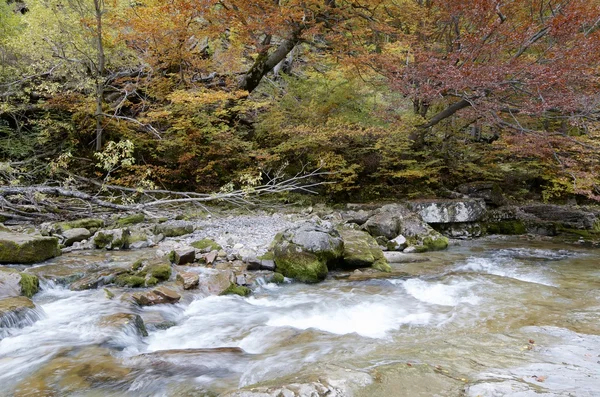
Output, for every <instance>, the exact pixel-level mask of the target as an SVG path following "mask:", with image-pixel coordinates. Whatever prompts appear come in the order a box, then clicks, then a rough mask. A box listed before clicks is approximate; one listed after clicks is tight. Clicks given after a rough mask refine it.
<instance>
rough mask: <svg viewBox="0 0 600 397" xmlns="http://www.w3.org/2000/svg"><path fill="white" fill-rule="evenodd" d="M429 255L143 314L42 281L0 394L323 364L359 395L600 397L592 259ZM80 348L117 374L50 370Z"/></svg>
mask: <svg viewBox="0 0 600 397" xmlns="http://www.w3.org/2000/svg"><path fill="white" fill-rule="evenodd" d="M516 245H518V247H519V248H515V246H516ZM424 255H428V254H424ZM429 256H430V257H431V258H432V260H431V261H429V262H423V263H411V264H398V265H395V270H396V271H402V272H404V273H405V274H406V276H405V277H401V278H386V279H371V280H365V281H347V280H342V279H340V280H337V279H333V278H332V279H328V280H327V281H325V282H323V283H320V284H317V285H303V284H285V285H282V286H276V285H274V284H266V285H263V286H262V287H261V288H259V289H258V290H257V291H255V293H254V295H253V296H251V297H249V298H241V297H238V296H209V297H206V296H200V295H198V296H194V295H188V296H185V297H184V299H183V300H182V303H179V304H176V305H159V306H155V307H147V308H136V307H133V306H132V305H131V304H130V303H129V302H126V301H122V300H119V299H112V300H108V299H106V297H105V296H104V291H102V290H92V291H83V292H74V291H70V290H68V289H65V288H64V287H61V286H57V285H53V284H48V283H46V284H45V285H44V290H43V291H42V292H41V293H39V294H38V295H36V296H35V298H34V301H35V303H36V304H37V306H38V308H39V312H38V313H39V315H40V316H41V319H39V320H38V321H33V320H35V319H31V320H27V321H30V322H29V324H30V325H26V324H22V325H25V326H24V327H22V328H16V327H12V328H6V327H5V328H3V329H2V332H3V334H2V335H1V336H2V337H3V338H2V340H1V341H0V385H2V388H1V391H0V394H1V395H6V396H10V395H21V396H23V395H34V394H27V390H30V389H28V387H30V386H31V385H32V384H35V382H37V381H39V378H40V377H41V378H44V377H46V378H47V377H48V374H49V373H51V374H52V376H53V378H52V380H50V381H49V380H47V379H46V378H44V379H46V380H44V382H46V383H52V382H54V383H52V384H51V386H52V387H53V388H54V389H55V390H56V389H57V388H58V389H59V390H61V393H60V395H76V396H88V395H89V396H98V395H115V396H121V395H123V396H163V395H165V396H167V395H218V394H219V393H223V392H226V391H227V390H233V389H236V388H243V387H248V386H251V385H255V384H257V383H261V382H271V384H278V383H281V384H284V383H285V382H289V380H290V379H296V378H298V377H299V378H298V379H296V381H302V380H303V378H302V377H309V376H310V375H311V374H312V372H311V371H318V370H317V368H322V367H320V366H319V364H334V365H336V366H340V367H342V368H349V369H352V370H353V371H354V370H356V371H361V372H364V373H366V374H369V376H370V377H371V384H370V385H367V386H365V387H363V388H360V389H357V390H354V393H355V395H358V396H431V395H439V396H464V395H466V396H473V397H474V396H539V395H543V396H600V356H599V355H600V336H598V335H600V253H599V252H598V251H597V250H586V249H583V248H575V247H572V246H563V245H554V244H548V243H546V244H539V243H527V242H523V241H510V242H508V243H507V242H497V241H487V242H483V241H481V242H477V241H475V242H469V243H466V245H465V246H463V247H451V248H450V250H449V251H448V252H442V253H436V254H429ZM121 312H135V313H138V314H139V315H141V317H142V318H143V319H144V320H145V322H146V324H147V327H148V331H149V336H147V337H142V336H140V335H138V334H137V333H135V332H134V331H133V329H129V328H125V329H122V330H115V329H112V328H106V327H103V326H102V325H101V324H100V319H101V318H102V317H104V316H106V315H110V314H114V313H121ZM167 323H168V324H169V325H171V326H170V327H163V326H161V324H167ZM86 348H99V349H103V350H102V351H107V352H108V353H107V354H108V356H110V357H115V366H117V367H119V368H123V369H124V370H123V376H122V379H120V380H118V381H115V380H114V379H112V378H110V379H109V377H107V378H106V380H104V378H102V377H98V376H95V377H91V378H90V377H89V376H88V377H86V376H84V375H81V372H77V373H78V374H79V375H81V376H80V378H82V379H85V384H81V385H80V384H79V383H77V382H80V380H78V379H80V378H77V379H75V378H73V377H69V376H66V375H65V376H63V377H61V376H58V375H57V374H62V373H65V374H67V373H69V374H70V373H71V372H69V371H70V370H69V369H68V368H67V369H65V368H66V367H69V365H71V366H81V367H84V366H86V365H87V366H91V368H94V365H100V364H97V363H96V361H94V360H95V358H94V357H96V358H97V354H99V353H94V352H95V350H94V351H92V353H90V354H87V353H85V352H86V351H88V350H85V349H86ZM215 348H240V349H242V350H243V352H240V351H238V350H234V349H229V350H227V349H222V350H219V349H215ZM183 349H188V350H185V351H184V350H183ZM194 349H214V350H212V351H211V350H201V351H199V350H194ZM82 352H83V353H82ZM102 354H103V353H102ZM65 357H66V358H65ZM61 359H62V361H60V360H61ZM57 360H58V361H57ZM102 368H104V367H102ZM61 371H63V372H61ZM315 375H326V374H319V373H317V374H315ZM49 395H50V394H49Z"/></svg>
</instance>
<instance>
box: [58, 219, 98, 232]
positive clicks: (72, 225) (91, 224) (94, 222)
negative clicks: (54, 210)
mask: <svg viewBox="0 0 600 397" xmlns="http://www.w3.org/2000/svg"><path fill="white" fill-rule="evenodd" d="M103 227H104V221H103V220H102V219H94V218H85V219H77V220H75V221H69V222H60V223H57V224H56V225H55V229H58V230H62V231H65V230H69V229H77V228H84V229H88V230H90V231H92V230H94V231H95V230H98V229H100V228H103Z"/></svg>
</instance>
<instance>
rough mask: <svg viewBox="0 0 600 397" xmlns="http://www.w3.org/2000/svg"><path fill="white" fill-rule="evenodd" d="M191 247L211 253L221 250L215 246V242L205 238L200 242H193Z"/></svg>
mask: <svg viewBox="0 0 600 397" xmlns="http://www.w3.org/2000/svg"><path fill="white" fill-rule="evenodd" d="M190 245H191V246H192V247H194V248H197V249H199V250H206V249H210V250H211V251H220V250H222V249H223V247H221V246H220V245H219V244H217V243H216V242H215V241H213V240H211V239H209V238H205V239H202V240H198V241H194V242H193V243H192V244H190Z"/></svg>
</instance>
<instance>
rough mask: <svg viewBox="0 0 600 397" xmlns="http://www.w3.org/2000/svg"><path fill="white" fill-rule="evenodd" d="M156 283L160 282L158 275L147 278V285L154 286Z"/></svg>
mask: <svg viewBox="0 0 600 397" xmlns="http://www.w3.org/2000/svg"><path fill="white" fill-rule="evenodd" d="M156 284H158V279H157V278H156V277H150V278H149V279H148V280H146V287H154V286H155V285H156Z"/></svg>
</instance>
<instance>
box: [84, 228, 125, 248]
mask: <svg viewBox="0 0 600 397" xmlns="http://www.w3.org/2000/svg"><path fill="white" fill-rule="evenodd" d="M130 235H131V232H130V231H129V229H127V228H125V229H112V230H101V231H99V232H96V234H94V236H93V237H92V241H93V243H94V246H95V247H96V248H100V249H103V248H105V249H107V250H113V249H127V248H129V237H130Z"/></svg>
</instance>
